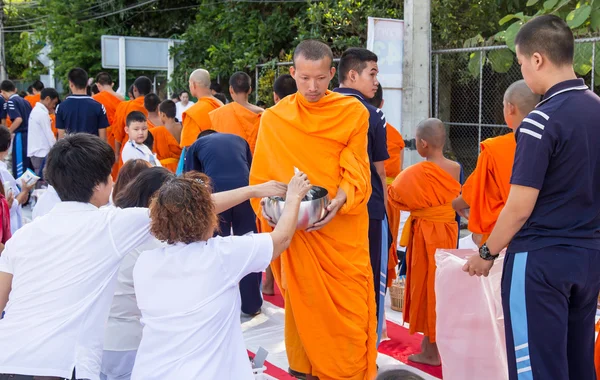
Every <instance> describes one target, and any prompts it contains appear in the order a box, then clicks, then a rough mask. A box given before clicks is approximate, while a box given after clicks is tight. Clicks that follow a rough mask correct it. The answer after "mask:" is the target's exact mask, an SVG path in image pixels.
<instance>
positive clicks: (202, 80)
mask: <svg viewBox="0 0 600 380" xmlns="http://www.w3.org/2000/svg"><path fill="white" fill-rule="evenodd" d="M190 82H194V83H197V84H199V85H200V86H202V87H204V88H210V73H209V72H208V71H207V70H204V69H197V70H194V72H193V73H192V74H191V75H190Z"/></svg>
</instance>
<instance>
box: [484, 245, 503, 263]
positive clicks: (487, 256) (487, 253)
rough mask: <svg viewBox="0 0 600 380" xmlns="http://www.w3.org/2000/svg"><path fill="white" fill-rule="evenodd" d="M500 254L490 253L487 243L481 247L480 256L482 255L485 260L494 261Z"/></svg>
mask: <svg viewBox="0 0 600 380" xmlns="http://www.w3.org/2000/svg"><path fill="white" fill-rule="evenodd" d="M498 256H500V255H492V254H491V253H490V249H489V248H488V246H487V244H485V243H484V244H483V245H482V246H481V247H480V248H479V257H481V258H482V259H484V260H487V261H494V260H496V259H497V258H498Z"/></svg>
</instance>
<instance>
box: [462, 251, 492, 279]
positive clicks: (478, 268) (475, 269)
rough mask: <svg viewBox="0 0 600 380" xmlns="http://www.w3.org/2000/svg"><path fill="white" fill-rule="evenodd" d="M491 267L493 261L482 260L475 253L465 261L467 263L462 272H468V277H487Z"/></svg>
mask: <svg viewBox="0 0 600 380" xmlns="http://www.w3.org/2000/svg"><path fill="white" fill-rule="evenodd" d="M493 265H494V262H493V261H491V260H489V261H488V260H484V259H482V258H481V257H479V253H476V254H474V255H473V256H471V257H469V258H468V259H467V263H466V264H465V265H464V266H463V268H462V270H463V271H464V272H468V273H469V276H475V275H476V276H483V277H487V276H488V275H489V274H490V269H492V266H493Z"/></svg>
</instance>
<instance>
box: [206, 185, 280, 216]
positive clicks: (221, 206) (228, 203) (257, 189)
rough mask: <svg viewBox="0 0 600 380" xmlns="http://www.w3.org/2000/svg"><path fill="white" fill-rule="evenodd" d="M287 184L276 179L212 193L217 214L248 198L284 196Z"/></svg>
mask: <svg viewBox="0 0 600 380" xmlns="http://www.w3.org/2000/svg"><path fill="white" fill-rule="evenodd" d="M286 191H287V186H286V185H285V184H284V183H281V182H277V181H269V182H265V183H262V184H260V185H254V186H246V187H241V188H239V189H235V190H229V191H222V192H220V193H215V194H213V195H212V199H213V202H214V203H215V212H216V213H217V214H220V213H222V212H223V211H226V210H229V209H230V208H232V207H234V206H237V205H239V204H240V203H243V202H245V201H247V200H249V199H250V198H264V197H284V196H285V194H286Z"/></svg>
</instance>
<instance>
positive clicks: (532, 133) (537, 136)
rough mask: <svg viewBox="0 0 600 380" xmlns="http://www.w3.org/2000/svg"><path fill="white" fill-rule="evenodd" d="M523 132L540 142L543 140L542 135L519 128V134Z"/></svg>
mask: <svg viewBox="0 0 600 380" xmlns="http://www.w3.org/2000/svg"><path fill="white" fill-rule="evenodd" d="M521 132H522V133H525V134H526V135H529V136H533V137H535V138H536V139H538V140H541V139H542V135H540V134H539V133H537V132H534V131H532V130H531V129H527V128H523V127H521V128H519V133H521Z"/></svg>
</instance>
